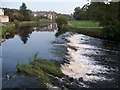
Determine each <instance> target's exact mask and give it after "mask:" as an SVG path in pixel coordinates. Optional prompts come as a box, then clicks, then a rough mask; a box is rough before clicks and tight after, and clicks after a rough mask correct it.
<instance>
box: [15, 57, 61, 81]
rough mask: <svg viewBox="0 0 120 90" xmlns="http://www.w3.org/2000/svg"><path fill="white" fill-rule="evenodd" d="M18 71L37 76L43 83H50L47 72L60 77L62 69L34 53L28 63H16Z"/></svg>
mask: <svg viewBox="0 0 120 90" xmlns="http://www.w3.org/2000/svg"><path fill="white" fill-rule="evenodd" d="M16 67H17V71H18V72H19V73H24V74H28V75H32V76H35V77H37V78H38V79H39V80H41V81H42V82H43V83H51V79H50V77H49V75H48V74H51V75H53V76H57V77H62V76H63V74H62V71H61V70H60V68H58V67H57V66H56V65H55V64H54V63H52V62H50V61H48V60H45V59H41V58H39V57H37V55H34V56H33V57H32V58H30V63H29V64H21V63H18V64H17V65H16Z"/></svg>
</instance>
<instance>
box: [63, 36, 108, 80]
mask: <svg viewBox="0 0 120 90" xmlns="http://www.w3.org/2000/svg"><path fill="white" fill-rule="evenodd" d="M67 39H68V40H69V41H70V42H69V43H68V45H69V46H73V47H74V48H76V50H73V49H71V48H69V47H68V48H67V51H68V54H69V57H70V60H69V61H70V63H69V64H66V63H65V64H63V65H61V70H62V72H63V73H64V74H66V75H68V76H70V77H73V78H80V77H83V80H84V81H96V80H106V78H105V77H104V76H100V75H98V73H108V72H107V71H108V69H107V68H105V67H104V66H101V65H98V64H97V63H96V61H94V60H93V59H92V58H90V57H87V56H85V55H84V54H92V55H94V54H95V55H96V54H99V53H100V51H99V50H100V48H98V47H95V46H91V45H88V44H82V42H84V40H89V37H88V38H86V37H84V35H81V34H75V35H73V36H71V37H67ZM96 52H97V53H96Z"/></svg>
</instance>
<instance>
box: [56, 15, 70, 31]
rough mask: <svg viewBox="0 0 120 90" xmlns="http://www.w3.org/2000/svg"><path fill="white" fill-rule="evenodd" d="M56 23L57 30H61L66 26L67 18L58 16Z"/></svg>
mask: <svg viewBox="0 0 120 90" xmlns="http://www.w3.org/2000/svg"><path fill="white" fill-rule="evenodd" d="M56 23H57V26H58V28H59V29H61V28H62V27H64V26H66V25H67V24H68V18H67V17H66V16H63V15H59V16H57V18H56Z"/></svg>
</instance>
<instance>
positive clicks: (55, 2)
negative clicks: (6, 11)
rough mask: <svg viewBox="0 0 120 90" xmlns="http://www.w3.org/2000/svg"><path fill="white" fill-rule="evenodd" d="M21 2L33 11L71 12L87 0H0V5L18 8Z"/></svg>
mask: <svg viewBox="0 0 120 90" xmlns="http://www.w3.org/2000/svg"><path fill="white" fill-rule="evenodd" d="M22 2H25V3H26V5H27V7H28V8H29V9H31V10H33V11H56V12H58V13H65V14H71V13H73V11H74V8H75V7H77V6H80V7H82V6H83V5H85V4H86V3H88V1H87V0H0V7H7V8H15V9H19V7H20V6H21V4H22Z"/></svg>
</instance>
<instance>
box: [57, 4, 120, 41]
mask: <svg viewBox="0 0 120 90" xmlns="http://www.w3.org/2000/svg"><path fill="white" fill-rule="evenodd" d="M119 10H120V2H109V3H106V4H105V3H104V2H91V3H90V4H86V5H84V6H83V7H82V8H80V7H76V8H75V9H74V13H73V20H69V21H68V19H64V20H66V21H63V22H62V20H63V19H62V18H61V17H58V18H57V20H56V22H57V24H58V26H59V22H62V25H61V27H60V28H59V30H58V31H59V32H61V33H63V32H66V31H74V32H77V33H81V34H86V35H89V36H94V37H98V38H103V39H108V40H114V41H120V37H119V36H120V30H119V29H120V27H119V26H120V11H119ZM60 18H61V19H60ZM64 18H65V17H64ZM66 22H68V23H66Z"/></svg>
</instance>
